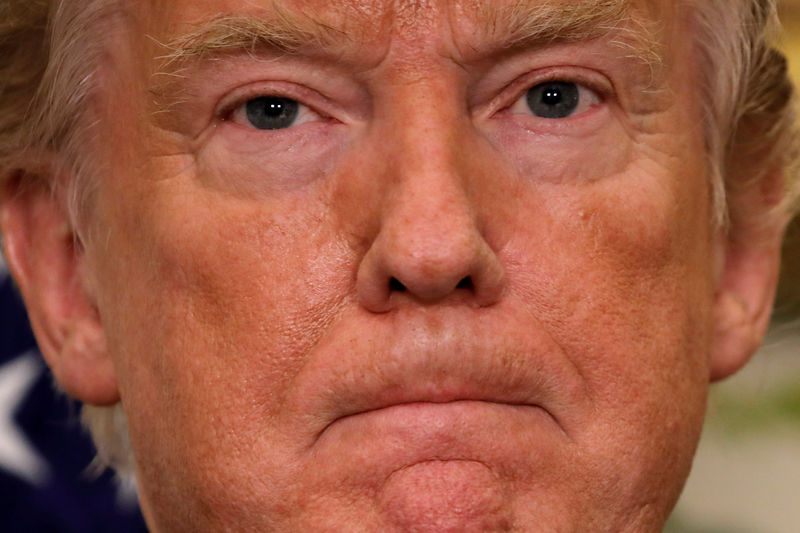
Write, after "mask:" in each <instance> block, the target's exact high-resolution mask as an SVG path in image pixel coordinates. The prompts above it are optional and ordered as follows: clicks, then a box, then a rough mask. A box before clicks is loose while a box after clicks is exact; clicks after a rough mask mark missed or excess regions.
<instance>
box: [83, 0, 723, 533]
mask: <svg viewBox="0 0 800 533" xmlns="http://www.w3.org/2000/svg"><path fill="white" fill-rule="evenodd" d="M154 4H155V2H154ZM160 4H165V5H160V6H155V5H152V6H148V5H146V4H145V3H141V4H137V6H136V8H133V7H131V9H130V13H129V14H128V18H127V22H126V23H127V24H128V26H127V27H126V30H127V31H126V32H120V35H118V36H117V38H118V39H119V42H118V43H117V44H118V46H116V47H112V48H111V50H110V58H111V61H109V66H107V68H108V69H109V71H110V72H113V73H114V75H113V76H112V75H107V76H106V78H107V82H108V83H107V90H106V92H105V97H104V98H105V99H104V101H102V102H101V103H100V109H101V117H102V118H103V120H102V122H101V125H100V126H99V128H100V130H99V131H100V135H101V138H103V139H106V140H107V143H106V149H105V150H106V151H105V152H104V153H101V156H100V157H103V158H105V159H104V160H105V162H106V163H107V165H108V168H109V170H110V171H109V172H108V173H107V175H106V176H104V178H103V180H102V181H101V182H100V183H99V185H98V190H97V193H96V195H95V198H94V201H95V204H94V209H93V212H92V216H91V222H90V224H91V228H92V235H93V238H92V239H91V240H89V241H88V243H87V249H86V261H87V268H88V270H89V272H91V277H92V279H93V280H94V281H93V284H92V286H93V287H94V288H93V291H94V294H95V297H96V306H97V310H98V313H99V316H100V320H101V322H102V324H103V328H104V331H105V335H106V338H107V344H108V347H109V348H108V349H109V353H110V357H111V359H112V361H113V365H114V372H115V375H116V381H117V383H118V387H119V394H120V397H121V399H122V403H123V405H124V407H125V410H126V413H127V415H128V422H129V427H130V434H131V438H132V443H133V447H134V450H135V454H136V457H137V475H138V481H139V489H140V492H141V499H142V504H143V508H144V510H145V513H146V515H147V519H148V521H149V523H150V525H151V527H152V529H153V531H184V530H186V531H484V530H491V531H494V530H513V531H559V532H566V531H576V532H577V531H615V532H616V531H656V530H659V528H660V527H661V525H662V523H663V521H664V520H665V518H666V516H667V514H668V512H669V510H670V509H671V507H672V505H673V504H674V501H675V499H676V498H677V495H678V492H679V490H680V487H681V485H682V483H683V481H684V478H685V476H686V475H687V472H688V469H689V465H690V462H691V456H692V454H693V450H694V446H695V443H696V440H697V438H698V433H699V428H700V426H701V422H702V417H703V411H704V398H705V393H706V384H707V382H708V376H709V370H708V352H709V336H710V332H709V329H710V323H711V318H710V314H711V304H712V300H713V295H714V276H715V273H714V272H713V271H712V267H711V265H712V264H713V262H714V261H713V257H714V254H715V251H714V248H713V246H712V242H713V238H712V235H711V232H710V229H709V220H710V216H709V207H708V206H709V196H708V188H709V186H708V178H707V175H706V170H705V164H704V161H705V159H704V153H703V139H702V131H701V129H702V128H701V127H700V126H699V125H698V124H699V120H698V117H699V116H700V112H699V109H698V107H697V106H698V105H699V103H698V102H696V101H695V95H696V94H698V91H696V84H695V83H694V79H695V77H694V76H695V75H694V73H693V70H692V66H691V65H692V61H691V50H690V46H691V38H690V37H691V36H690V35H689V31H690V30H689V26H688V24H687V22H686V16H685V13H682V12H680V11H678V8H675V7H672V5H673V4H674V3H673V2H667V1H663V2H650V3H649V4H648V5H647V6H646V7H645V6H644V5H641V6H640V5H638V4H637V5H633V6H629V5H627V4H628V3H626V2H621V3H620V5H621V6H622V7H621V8H620V9H621V10H622V11H620V12H618V13H614V12H613V10H609V12H608V13H606V14H605V16H597V17H595V18H593V17H592V16H583V15H586V14H587V13H589V12H590V11H591V10H592V9H595V10H597V9H601V8H602V5H607V4H608V3H607V2H599V1H594V0H585V1H581V2H574V1H573V2H568V1H557V2H523V3H521V4H518V7H517V8H518V9H519V8H520V7H519V6H523V8H527V9H528V10H529V11H530V13H527V14H526V18H525V20H535V21H536V22H535V24H530V25H529V27H528V30H530V31H529V33H536V32H539V35H538V36H537V35H528V37H529V38H527V39H518V38H519V37H521V34H520V32H522V33H524V31H523V30H520V31H518V32H517V34H514V33H515V31H516V30H515V29H514V26H513V24H512V23H511V21H510V20H509V16H508V15H509V13H511V12H512V11H511V9H510V7H511V5H512V3H511V2H477V1H466V0H464V1H455V2H446V1H438V0H429V1H424V2H390V1H388V0H387V1H381V0H362V1H351V2H330V1H317V0H309V1H305V2H301V3H298V2H286V3H281V5H282V8H281V9H280V10H279V11H276V8H275V5H276V4H275V3H274V2H272V1H267V0H208V1H204V2H197V1H196V0H191V1H189V0H174V1H172V2H169V3H166V2H161V3H160ZM166 4H168V5H166ZM569 13H573V15H574V16H573V17H572V18H573V19H574V20H571V21H566V20H565V18H566V17H568V14H569ZM620 14H622V15H621V16H620ZM222 15H227V16H230V17H228V18H227V19H226V21H225V24H226V26H225V28H228V29H230V28H234V29H236V28H238V27H239V26H244V29H243V31H253V28H256V31H260V32H268V31H269V32H272V33H270V34H269V36H267V37H265V38H264V39H262V40H260V41H259V42H258V43H257V45H256V46H255V47H253V48H251V49H249V50H247V49H241V48H235V47H233V48H230V49H229V47H228V46H227V45H225V46H222V45H219V46H218V48H220V49H219V50H215V49H214V46H212V45H209V44H208V40H209V39H211V38H212V37H213V36H215V35H218V34H219V33H220V32H218V31H216V32H215V29H214V27H212V28H211V29H209V30H208V31H200V32H197V31H196V29H197V28H198V27H199V26H202V27H208V26H209V24H211V25H212V26H213V24H214V21H216V22H217V25H219V23H220V17H221V16H222ZM243 16H248V17H250V18H249V19H246V20H247V21H249V22H247V21H246V22H243V20H245V19H244V18H243ZM634 16H635V17H638V18H639V19H641V20H638V21H637V22H636V23H634V22H631V23H630V24H628V23H627V22H626V21H631V20H632V17H634ZM528 17H530V18H528ZM612 19H613V22H615V23H616V24H617V25H618V26H619V28H618V29H616V30H613V31H609V30H608V28H609V27H610V26H609V24H608V23H609V21H611V20H612ZM656 19H657V20H658V23H659V28H660V30H661V31H660V33H659V35H660V36H661V37H660V39H661V40H660V41H658V42H655V43H650V46H649V47H648V46H647V45H646V43H644V42H643V41H640V40H637V39H634V38H633V33H632V31H629V30H635V29H636V28H639V29H640V31H641V28H647V27H650V26H648V21H650V22H653V21H654V20H656ZM311 20H314V21H316V23H312V22H310V21H311ZM490 20H491V21H494V23H493V24H490V23H489V22H488V21H490ZM287 21H293V22H292V23H290V22H287ZM581 21H582V22H581ZM587 21H588V22H587ZM258 22H262V23H263V25H262V27H260V29H259V27H258ZM559 22H567V23H565V24H559ZM314 24H317V25H319V26H314ZM298 25H299V26H302V27H303V28H304V31H305V30H306V29H308V30H309V31H311V32H317V33H321V35H318V36H317V37H318V39H310V38H309V37H308V36H307V35H305V34H303V37H302V38H301V39H299V41H300V44H299V45H298V46H297V47H296V49H293V50H292V51H291V53H282V52H281V50H280V47H281V46H283V47H284V48H289V47H293V46H294V45H293V44H292V42H291V41H292V40H291V39H287V35H288V36H291V35H293V33H292V32H296V31H298V29H297V28H296V27H295V26H298ZM306 26H313V27H310V28H306ZM320 27H325V28H328V30H327V31H325V30H321V29H320ZM602 27H605V28H606V29H605V30H604V31H602V30H599V29H598V28H602ZM217 29H218V28H217ZM534 30H535V31H534ZM187 32H194V34H193V35H194V36H193V37H192V38H188V39H180V38H179V37H178V36H180V35H185V34H186V33H187ZM228 33H229V34H236V33H237V32H236V31H229V32H228ZM145 35H146V36H147V37H145ZM653 35H655V33H654V34H653ZM198 36H199V37H198ZM551 37H557V38H555V39H553V38H551ZM198 40H200V41H203V40H204V42H205V43H206V44H205V48H206V49H207V50H206V52H205V53H204V54H200V55H197V56H193V57H192V58H190V59H188V60H185V61H180V62H174V61H173V62H169V63H168V64H166V63H165V61H164V59H163V56H164V55H165V54H167V53H169V51H170V50H171V48H170V49H166V51H165V48H162V47H160V46H159V45H158V44H157V43H167V42H171V43H177V46H182V47H185V48H187V50H188V51H189V52H190V53H191V52H196V51H198V49H200V48H203V46H202V45H198ZM287 41H289V42H287ZM510 41H513V42H510ZM212 44H213V43H212ZM228 44H230V43H228ZM240 44H241V43H240ZM650 53H659V54H661V55H662V59H663V63H659V64H652V63H649V62H648V61H647V59H648V54H650ZM112 65H113V66H112ZM169 69H173V70H174V72H172V71H170V70H169ZM295 103H299V105H297V106H295ZM269 128H273V129H269Z"/></svg>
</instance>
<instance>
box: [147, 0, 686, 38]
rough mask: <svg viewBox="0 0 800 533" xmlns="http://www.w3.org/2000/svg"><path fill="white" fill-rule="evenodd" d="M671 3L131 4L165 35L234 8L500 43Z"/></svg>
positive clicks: (373, 33) (657, 16)
mask: <svg viewBox="0 0 800 533" xmlns="http://www.w3.org/2000/svg"><path fill="white" fill-rule="evenodd" d="M671 5H672V3H671V2H668V1H666V0H334V1H330V0H328V1H325V0H200V1H197V0H150V2H147V3H143V4H140V3H137V4H136V6H137V11H138V12H139V14H143V15H144V17H143V18H144V20H145V23H146V26H147V30H148V33H150V34H151V35H153V36H155V37H156V38H158V39H159V40H160V42H167V43H168V42H171V38H172V37H174V36H176V35H178V36H180V35H184V34H186V33H187V32H192V31H194V32H195V33H197V30H198V29H203V27H204V26H208V25H209V23H210V22H213V21H214V20H224V19H225V17H232V16H237V17H249V18H251V19H255V20H261V21H266V22H268V23H270V24H273V27H278V28H280V31H284V32H285V31H287V30H289V31H291V32H293V33H295V34H297V35H302V36H305V37H306V38H307V40H309V41H311V40H316V41H319V40H320V39H322V40H331V41H337V42H338V43H340V44H341V43H342V42H344V41H348V42H349V43H351V44H357V45H364V44H377V43H381V42H382V43H386V42H387V41H390V40H391V41H397V40H405V41H408V42H423V41H425V40H427V39H424V38H425V37H436V36H438V37H443V36H445V35H448V36H449V37H450V38H451V39H453V40H454V41H455V42H456V43H458V44H459V45H460V46H465V47H467V48H469V47H470V46H476V47H477V46H482V45H483V44H485V42H486V41H495V40H496V41H499V42H500V43H501V46H505V45H510V44H513V42H514V41H515V40H517V39H526V38H531V37H532V36H534V37H536V38H537V39H539V40H557V39H561V38H565V37H566V38H568V39H569V38H574V37H578V38H584V37H586V38H588V37H592V36H595V35H596V34H602V33H610V31H611V30H613V29H616V28H618V27H620V26H622V25H625V24H627V25H630V23H631V22H632V21H635V23H634V25H636V26H640V27H639V28H638V29H639V30H640V33H647V32H649V33H653V28H651V27H649V25H648V24H647V23H646V21H647V20H649V21H653V20H658V21H659V23H662V24H663V22H664V21H665V19H666V17H667V13H665V8H666V7H668V6H671ZM142 11H144V12H145V13H142ZM645 27H646V28H645ZM214 29H215V30H216V31H219V30H220V29H221V28H219V27H218V25H217V27H216V28H214ZM223 31H224V29H223ZM420 39H422V40H420ZM326 44H333V42H331V43H326Z"/></svg>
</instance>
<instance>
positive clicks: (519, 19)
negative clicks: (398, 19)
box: [159, 0, 663, 73]
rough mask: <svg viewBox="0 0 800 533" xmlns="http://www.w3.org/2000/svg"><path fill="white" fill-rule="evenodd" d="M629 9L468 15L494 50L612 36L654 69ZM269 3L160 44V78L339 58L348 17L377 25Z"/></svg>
mask: <svg viewBox="0 0 800 533" xmlns="http://www.w3.org/2000/svg"><path fill="white" fill-rule="evenodd" d="M632 4H633V2H632V0H580V1H577V2H575V1H573V2H566V3H565V2H559V1H553V0H517V1H516V2H514V3H513V4H511V5H506V6H497V5H492V2H486V3H485V4H481V5H480V6H479V7H477V8H475V9H473V11H474V13H473V14H472V16H473V17H474V18H475V20H477V21H479V25H480V26H479V28H478V35H480V36H481V37H484V38H487V39H488V40H489V41H490V42H491V43H493V44H492V46H493V47H494V48H495V49H517V48H533V47H537V46H543V45H547V44H553V43H557V42H558V43H561V42H578V41H586V40H591V39H595V38H599V37H603V36H608V35H613V36H614V37H613V44H616V45H618V46H619V47H620V48H621V49H625V50H627V54H626V56H627V57H635V58H638V59H640V60H642V61H644V62H645V63H646V64H647V65H649V66H650V67H651V69H655V68H656V67H657V66H658V65H661V64H663V54H662V50H661V46H662V44H661V43H660V39H658V38H657V36H658V28H657V27H656V25H655V23H654V22H655V21H653V20H652V18H650V19H648V18H647V17H645V16H643V15H642V14H641V13H639V12H637V11H636V10H635V9H634V8H633V6H632ZM272 6H273V7H272V9H271V10H270V12H269V13H268V14H266V13H265V15H263V16H260V15H253V14H246V15H230V14H220V15H218V16H216V17H213V18H211V19H209V20H206V21H203V22H201V23H200V24H198V25H196V26H195V27H194V28H192V29H191V30H190V31H188V32H187V33H184V34H181V35H179V36H177V37H174V38H172V39H171V40H170V41H169V42H168V43H167V44H166V45H165V46H166V49H167V53H166V54H165V55H163V56H162V57H161V58H159V59H161V60H162V62H163V63H162V65H163V66H164V70H165V71H166V72H163V71H162V73H169V71H171V70H173V68H174V67H176V66H177V65H180V64H183V63H184V62H186V61H191V60H193V59H203V58H208V57H214V56H219V55H223V54H227V53H235V52H246V53H251V54H255V53H257V52H258V51H261V50H264V51H271V52H275V53H278V54H290V55H291V54H300V53H302V52H304V51H305V50H315V51H327V52H328V53H329V54H330V55H340V54H339V52H341V51H342V50H344V49H346V48H347V47H348V45H350V46H353V45H356V46H358V45H361V44H363V42H361V37H362V36H360V35H353V34H351V32H349V31H348V28H347V27H346V26H345V24H346V25H347V26H349V27H352V26H353V24H352V23H353V22H354V19H355V26H356V27H359V26H361V27H371V28H375V27H376V21H375V20H371V21H370V20H368V19H367V18H366V16H364V14H363V13H358V12H356V11H355V10H353V11H352V12H348V13H347V15H348V16H349V18H350V20H347V21H345V23H344V24H336V23H333V22H327V21H326V22H323V21H322V20H320V19H316V18H312V17H310V16H308V15H305V14H302V13H298V12H297V11H296V10H292V9H291V8H288V7H284V6H283V5H282V4H281V3H280V2H279V1H278V0H273V2H272ZM353 15H356V16H355V17H354V16H353ZM358 15H361V16H358ZM358 19H362V20H358ZM377 23H378V24H379V21H377Z"/></svg>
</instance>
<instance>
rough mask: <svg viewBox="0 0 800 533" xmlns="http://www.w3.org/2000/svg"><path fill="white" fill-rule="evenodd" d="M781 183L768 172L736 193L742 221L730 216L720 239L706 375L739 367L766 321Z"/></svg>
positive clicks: (782, 218)
mask: <svg viewBox="0 0 800 533" xmlns="http://www.w3.org/2000/svg"><path fill="white" fill-rule="evenodd" d="M782 183H783V182H782V180H777V179H774V176H773V179H769V178H766V179H765V180H764V181H763V182H762V186H761V187H758V186H756V187H752V188H751V189H750V190H748V191H747V193H746V194H743V195H739V198H738V202H737V203H738V205H737V210H738V212H739V213H742V214H743V216H742V219H743V221H736V220H734V221H733V222H732V226H731V230H730V232H729V234H728V235H727V236H726V237H725V238H724V239H723V240H725V241H726V242H725V243H724V244H721V245H720V248H722V249H723V251H722V252H721V253H722V256H723V257H722V262H723V266H722V272H721V274H720V276H719V282H718V286H717V292H716V299H715V302H714V331H713V337H712V347H711V360H710V379H711V381H717V380H721V379H724V378H726V377H728V376H730V375H731V374H733V373H735V372H736V371H737V370H739V369H740V368H741V367H743V366H744V365H745V363H747V361H749V360H750V357H752V355H753V354H754V353H755V352H756V350H757V349H758V347H759V346H760V345H761V341H762V340H763V338H764V334H765V333H766V330H767V327H768V326H769V321H770V317H771V315H772V307H773V302H774V299H775V290H776V287H777V285H778V275H779V271H780V255H781V242H782V240H783V234H784V231H785V228H786V223H787V216H786V215H785V214H784V213H782V212H781V211H780V210H779V208H778V207H777V206H778V204H780V201H781V199H782V196H783V195H782V194H781V193H780V192H776V191H779V190H780V188H781V187H782ZM754 220H755V221H757V222H753V221H754Z"/></svg>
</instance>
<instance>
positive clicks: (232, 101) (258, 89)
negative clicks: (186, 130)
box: [214, 82, 333, 122]
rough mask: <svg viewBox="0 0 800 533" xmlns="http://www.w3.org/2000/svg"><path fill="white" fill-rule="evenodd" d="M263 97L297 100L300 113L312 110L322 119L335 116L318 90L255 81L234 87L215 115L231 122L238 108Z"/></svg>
mask: <svg viewBox="0 0 800 533" xmlns="http://www.w3.org/2000/svg"><path fill="white" fill-rule="evenodd" d="M262 97H275V98H285V99H287V100H292V101H295V102H297V103H298V104H300V108H301V111H300V115H306V114H307V113H309V112H310V113H313V114H314V115H316V116H317V117H320V118H321V119H331V118H333V117H332V116H331V115H330V114H329V113H326V112H325V111H324V110H323V109H324V108H326V107H329V106H328V105H327V104H328V102H327V98H325V97H324V96H322V95H321V94H319V93H317V92H316V91H312V90H310V89H306V88H302V87H298V86H296V85H294V84H291V83H285V82H262V83H254V84H248V85H247V86H244V87H240V88H237V89H234V90H233V91H231V92H230V93H229V94H228V95H226V96H224V97H223V98H222V99H221V100H220V104H219V105H218V106H217V108H216V110H215V112H214V115H215V117H216V119H217V120H218V121H220V122H230V121H232V118H233V114H234V113H235V112H236V110H238V109H241V108H242V107H243V106H244V105H245V104H246V103H247V102H248V101H250V100H254V99H256V98H262ZM300 115H298V116H300ZM305 122H307V121H305Z"/></svg>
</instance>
